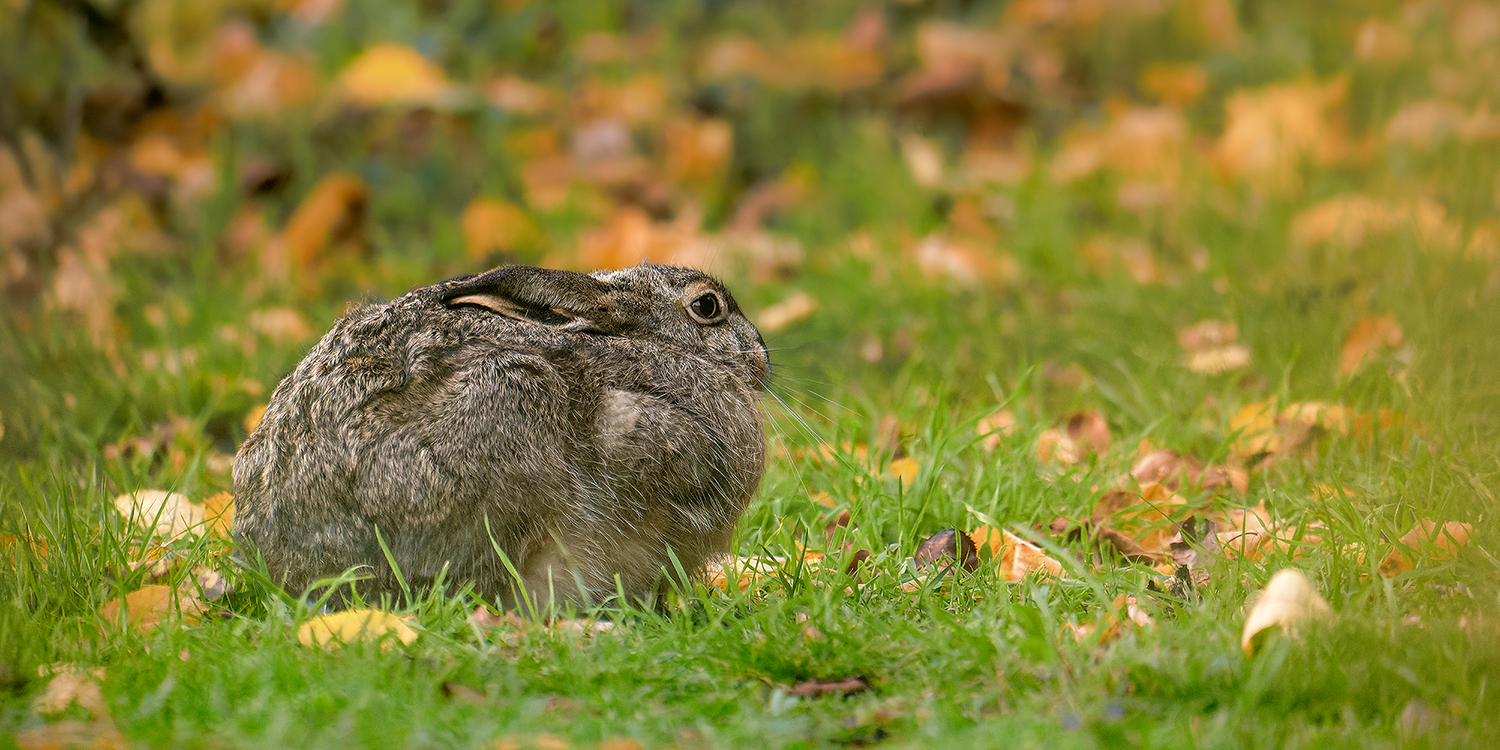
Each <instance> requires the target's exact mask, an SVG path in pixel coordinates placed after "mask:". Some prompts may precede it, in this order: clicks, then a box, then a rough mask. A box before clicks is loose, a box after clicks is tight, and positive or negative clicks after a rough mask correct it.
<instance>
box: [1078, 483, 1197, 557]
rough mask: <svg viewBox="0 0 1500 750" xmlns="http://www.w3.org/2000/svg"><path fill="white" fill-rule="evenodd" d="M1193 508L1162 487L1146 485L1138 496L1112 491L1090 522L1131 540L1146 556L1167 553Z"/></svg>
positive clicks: (1102, 501)
mask: <svg viewBox="0 0 1500 750" xmlns="http://www.w3.org/2000/svg"><path fill="white" fill-rule="evenodd" d="M1189 510H1190V509H1189V508H1188V505H1187V501H1186V500H1184V499H1183V498H1182V497H1181V496H1180V495H1176V494H1173V493H1172V492H1170V491H1169V490H1167V489H1166V488H1165V487H1163V486H1162V485H1161V484H1147V485H1145V486H1144V487H1142V488H1141V493H1140V494H1139V495H1138V494H1136V493H1134V492H1125V491H1123V490H1111V491H1109V492H1106V493H1104V494H1103V495H1101V496H1100V497H1099V500H1098V502H1096V503H1095V504H1094V510H1093V513H1092V514H1090V519H1091V520H1092V521H1093V523H1094V525H1095V526H1098V527H1109V528H1113V529H1115V530H1118V531H1120V532H1122V533H1124V534H1125V535H1127V536H1129V537H1131V538H1132V539H1134V540H1135V541H1136V543H1138V544H1139V545H1140V546H1141V547H1142V548H1143V549H1144V550H1145V552H1146V553H1148V554H1152V555H1158V554H1162V553H1165V552H1166V551H1167V549H1168V547H1169V545H1170V544H1171V538H1172V536H1173V535H1175V534H1176V533H1177V531H1176V529H1177V522H1178V521H1179V520H1181V518H1182V517H1183V516H1185V515H1186V514H1187V513H1188V511H1189Z"/></svg>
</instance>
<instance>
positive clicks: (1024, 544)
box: [969, 526, 1067, 582]
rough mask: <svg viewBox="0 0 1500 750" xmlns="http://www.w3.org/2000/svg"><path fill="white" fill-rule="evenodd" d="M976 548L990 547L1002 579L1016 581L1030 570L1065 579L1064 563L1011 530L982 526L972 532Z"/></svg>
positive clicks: (987, 548)
mask: <svg viewBox="0 0 1500 750" xmlns="http://www.w3.org/2000/svg"><path fill="white" fill-rule="evenodd" d="M969 538H970V540H971V541H972V542H973V544H974V545H975V547H976V548H978V549H986V550H989V554H990V557H991V559H993V560H994V561H995V567H996V572H997V573H998V574H999V575H1000V577H1001V578H1004V579H1005V580H1007V581H1010V582H1015V581H1019V580H1021V579H1022V578H1025V577H1026V576H1027V575H1029V574H1031V573H1038V572H1040V573H1042V574H1045V575H1052V576H1056V577H1059V578H1064V577H1066V576H1067V573H1065V572H1064V571H1063V567H1062V563H1060V562H1058V561H1057V560H1055V559H1053V558H1052V557H1051V556H1049V555H1048V554H1047V553H1046V552H1044V551H1042V549H1041V548H1040V547H1038V546H1036V545H1034V544H1032V543H1031V542H1028V541H1026V540H1025V539H1022V538H1020V537H1018V536H1016V535H1014V534H1012V533H1010V532H1009V531H1005V530H1002V529H996V528H992V527H990V526H980V527H979V528H977V529H975V530H974V531H972V532H970V534H969Z"/></svg>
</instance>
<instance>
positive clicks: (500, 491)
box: [234, 264, 770, 607]
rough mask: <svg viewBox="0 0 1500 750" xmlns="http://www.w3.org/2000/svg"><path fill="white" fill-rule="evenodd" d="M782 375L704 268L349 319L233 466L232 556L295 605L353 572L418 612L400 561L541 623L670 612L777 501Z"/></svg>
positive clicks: (435, 301) (280, 392)
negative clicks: (547, 616) (745, 527)
mask: <svg viewBox="0 0 1500 750" xmlns="http://www.w3.org/2000/svg"><path fill="white" fill-rule="evenodd" d="M769 368H770V362H769V359H768V355H767V352H766V348H765V343H764V342H763V341H762V340H761V337H760V334H759V332H758V331H756V329H755V326H753V325H752V324H751V323H750V322H749V321H748V320H747V319H746V318H745V316H744V315H743V314H742V313H741V312H740V309H739V307H738V305H736V304H735V301H734V298H733V297H732V296H730V294H729V292H728V291H727V290H726V289H724V287H723V286H722V285H721V284H720V283H719V282H718V281H716V280H714V279H713V278H711V277H709V276H707V275H704V274H702V273H700V272H698V271H693V270H689V269H685V268H677V267H673V266H664V265H654V264H643V265H640V266H636V267H634V268H629V269H625V270H621V271H607V272H606V271H598V272H594V273H591V274H582V273H575V272H571V271H558V270H547V269H541V268H531V267H527V266H506V267H501V268H497V269H494V270H492V271H489V272H486V273H483V274H479V275H474V276H464V277H459V278H456V279H451V280H449V281H445V282H442V283H439V284H435V285H432V286H428V287H423V288H420V289H416V290H413V291H411V292H409V293H407V294H405V295H403V296H401V297H399V298H397V299H395V300H392V301H390V302H388V303H385V304H377V305H366V306H364V307H360V308H358V309H355V310H353V311H351V312H349V313H347V314H346V315H344V317H343V318H341V319H340V320H339V321H338V322H337V323H336V324H335V325H334V327H333V329H332V330H330V331H329V332H328V333H327V334H326V335H325V336H324V337H323V339H322V340H321V341H319V342H318V343H317V345H316V346H314V347H313V349H312V351H310V352H309V353H308V354H307V357H306V358H305V359H303V361H302V362H301V364H299V365H298V366H297V368H296V370H294V371H293V372H292V373H291V374H290V375H288V376H287V377H286V378H285V379H284V380H282V382H281V384H280V385H278V386H277V388H276V391H275V393H274V394H273V395H272V397H271V400H270V404H269V406H268V407H267V408H266V413H265V416H264V417H263V418H262V419H261V422H260V425H259V426H258V427H256V428H255V430H254V432H252V433H251V434H250V437H249V438H248V439H247V440H246V441H245V444H244V445H243V446H241V447H240V450H239V454H238V455H237V456H236V458H235V462H234V496H235V505H236V514H235V521H234V535H235V538H236V539H237V540H239V541H240V542H241V543H242V544H245V546H246V547H247V549H251V550H255V551H258V552H259V554H260V555H261V556H262V557H263V558H264V560H265V563H266V565H267V568H268V570H269V571H270V572H271V574H272V576H273V578H275V579H276V580H277V582H278V583H280V584H281V585H282V586H284V587H285V588H286V589H287V590H289V591H291V592H292V593H300V592H302V591H305V590H307V589H308V588H309V587H311V586H313V585H314V584H315V582H316V581H318V580H319V579H324V578H329V577H334V576H338V575H340V574H341V573H343V572H344V571H345V570H347V569H349V568H351V567H356V566H358V567H360V568H361V571H362V572H363V573H364V574H366V575H369V576H371V578H369V579H367V580H364V581H361V582H360V583H359V584H358V586H359V591H360V593H361V595H363V596H365V597H366V598H368V597H370V596H371V595H378V594H381V593H398V592H399V591H400V586H399V582H398V581H397V579H396V576H395V574H394V572H393V571H392V570H391V567H390V565H389V564H388V562H387V558H386V553H385V550H383V549H382V547H381V542H382V541H384V544H385V547H386V548H387V549H389V551H390V556H391V559H393V560H394V561H395V563H396V565H397V567H398V568H399V571H400V574H401V575H402V576H403V577H404V579H405V581H406V582H407V583H408V585H410V586H411V587H412V588H413V589H417V590H422V589H425V588H429V587H431V586H432V585H434V584H435V583H436V582H437V581H438V579H439V575H440V573H441V574H442V576H443V580H444V581H446V582H448V583H451V584H456V585H462V584H464V583H473V584H474V587H475V590H476V592H477V593H478V594H480V595H481V596H483V597H485V598H486V599H487V600H489V601H492V602H493V601H496V600H497V599H498V600H499V601H500V602H501V604H502V605H503V606H507V607H516V606H518V605H519V604H520V601H519V591H518V588H517V586H516V577H517V575H519V578H520V582H521V583H524V585H525V587H526V591H527V592H528V594H529V596H531V597H534V598H535V599H536V600H537V601H538V602H539V603H541V604H542V605H543V606H545V605H546V603H547V602H549V601H550V602H552V603H555V604H564V603H574V604H589V603H597V602H600V601H603V600H605V599H608V598H609V597H612V596H614V595H616V594H617V593H619V592H621V591H623V593H624V594H625V595H626V596H627V597H629V598H631V599H634V600H637V601H640V602H644V603H647V604H648V605H650V604H652V603H655V602H656V601H657V600H658V597H659V595H660V594H661V593H662V592H663V591H664V590H665V587H666V586H667V580H666V579H665V578H664V571H675V570H677V568H678V566H679V565H680V566H681V568H682V569H683V570H684V571H685V572H686V573H688V574H689V575H692V574H694V573H696V572H701V570H702V569H703V566H704V563H705V562H707V561H708V560H709V559H710V558H711V557H713V556H715V555H717V554H719V553H722V552H724V551H725V550H726V549H727V548H728V546H729V542H730V536H731V534H732V533H733V530H734V526H735V523H736V522H737V521H738V519H739V517H740V515H741V513H742V512H743V511H744V510H745V506H746V505H747V504H748V503H749V502H750V499H751V496H752V495H753V494H754V493H755V491H756V489H757V488H758V486H759V485H760V480H761V476H762V474H764V472H765V462H766V454H765V441H764V433H763V427H762V420H761V414H760V410H759V398H760V395H761V393H762V392H763V391H764V389H765V386H766V381H767V379H768V377H769V372H770V370H769ZM377 531H378V537H377ZM497 550H498V551H499V552H503V553H504V555H505V558H506V560H508V561H509V563H510V564H511V566H513V567H514V570H515V574H513V573H512V572H511V571H510V570H509V569H508V568H507V566H506V562H505V560H502V558H501V556H500V554H498V553H497ZM668 550H670V553H669V551H668ZM250 554H252V555H253V554H255V553H254V552H253V551H252V552H251V553H250ZM674 556H675V558H676V564H674V561H673V557H674ZM445 569H446V572H445V573H444V572H443V571H444V570H445ZM671 575H672V576H673V577H676V573H675V572H674V573H672V574H671Z"/></svg>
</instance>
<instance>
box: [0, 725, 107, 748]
mask: <svg viewBox="0 0 1500 750" xmlns="http://www.w3.org/2000/svg"><path fill="white" fill-rule="evenodd" d="M14 739H15V741H16V747H18V748H20V750H63V749H64V748H77V747H86V748H90V749H91V750H126V748H129V747H131V745H130V744H129V743H127V742H126V741H125V737H124V735H122V734H120V730H119V729H117V728H116V727H115V723H114V722H113V721H78V720H75V719H64V720H63V721H54V722H52V723H50V724H43V725H41V726H36V727H31V728H29V729H23V730H21V731H19V732H16V734H15V738H14Z"/></svg>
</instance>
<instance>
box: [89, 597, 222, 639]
mask: <svg viewBox="0 0 1500 750" xmlns="http://www.w3.org/2000/svg"><path fill="white" fill-rule="evenodd" d="M179 601H180V603H181V615H182V619H183V621H185V622H188V623H197V622H198V617H199V615H201V614H202V606H201V602H200V601H198V600H197V599H196V598H193V597H191V596H188V595H184V594H182V593H181V592H178V591H174V590H173V589H172V587H171V586H145V587H143V588H141V589H140V590H139V591H132V592H130V593H129V594H126V595H125V598H124V599H112V600H110V601H109V603H108V604H105V605H104V606H103V607H100V608H99V616H100V617H102V618H104V621H105V622H107V623H110V624H114V623H117V622H119V618H120V608H121V607H124V608H125V624H126V625H127V626H129V627H132V628H135V629H136V630H140V631H146V630H154V629H156V628H157V627H159V626H160V625H161V623H162V621H163V620H164V619H166V618H167V616H168V615H169V614H170V613H171V612H173V611H177V610H178V609H179V608H178V603H179Z"/></svg>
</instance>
